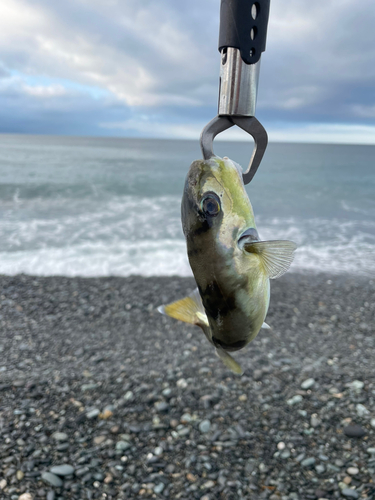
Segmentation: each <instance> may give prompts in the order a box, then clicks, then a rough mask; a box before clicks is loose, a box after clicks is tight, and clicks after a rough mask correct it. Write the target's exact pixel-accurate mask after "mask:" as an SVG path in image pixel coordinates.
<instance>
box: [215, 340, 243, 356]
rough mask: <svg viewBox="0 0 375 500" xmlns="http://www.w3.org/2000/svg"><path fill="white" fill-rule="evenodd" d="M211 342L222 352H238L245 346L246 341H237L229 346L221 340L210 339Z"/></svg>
mask: <svg viewBox="0 0 375 500" xmlns="http://www.w3.org/2000/svg"><path fill="white" fill-rule="evenodd" d="M212 342H213V343H214V346H215V347H221V348H222V349H224V351H232V352H233V351H239V350H240V349H242V348H243V347H245V345H246V344H247V341H246V340H239V341H237V342H232V343H231V344H226V343H225V342H223V341H222V340H219V339H217V338H216V337H212Z"/></svg>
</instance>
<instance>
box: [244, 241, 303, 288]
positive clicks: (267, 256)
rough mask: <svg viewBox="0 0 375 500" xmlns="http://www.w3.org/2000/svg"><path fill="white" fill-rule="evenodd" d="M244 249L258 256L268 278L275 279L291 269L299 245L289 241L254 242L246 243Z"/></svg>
mask: <svg viewBox="0 0 375 500" xmlns="http://www.w3.org/2000/svg"><path fill="white" fill-rule="evenodd" d="M243 248H244V250H245V251H246V252H248V253H255V254H258V255H259V257H260V260H261V263H262V266H263V268H264V271H265V273H266V274H267V276H268V277H269V278H270V279H275V278H279V277H280V276H282V275H283V274H285V273H286V272H287V270H288V269H289V267H290V265H291V263H292V262H293V259H294V251H295V249H296V248H297V245H296V244H295V243H294V242H293V241H288V240H273V241H254V242H251V243H250V242H248V243H245V244H244V247H243Z"/></svg>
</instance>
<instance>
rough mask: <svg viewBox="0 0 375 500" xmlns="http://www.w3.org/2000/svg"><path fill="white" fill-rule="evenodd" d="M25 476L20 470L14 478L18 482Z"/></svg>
mask: <svg viewBox="0 0 375 500" xmlns="http://www.w3.org/2000/svg"><path fill="white" fill-rule="evenodd" d="M24 476H25V474H24V473H23V472H22V470H18V471H17V472H16V478H17V479H18V481H22V479H23V478H24Z"/></svg>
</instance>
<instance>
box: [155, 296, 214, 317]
mask: <svg viewBox="0 0 375 500" xmlns="http://www.w3.org/2000/svg"><path fill="white" fill-rule="evenodd" d="M158 311H159V312H160V313H162V314H165V315H166V316H170V317H171V318H175V319H178V320H180V321H184V322H185V323H191V324H192V325H198V326H208V319H207V315H206V312H205V310H204V307H203V304H202V299H201V297H200V295H199V291H198V288H196V289H195V290H194V291H193V293H191V294H190V295H189V296H188V297H184V298H183V299H181V300H177V301H176V302H172V303H171V304H167V305H166V306H159V307H158Z"/></svg>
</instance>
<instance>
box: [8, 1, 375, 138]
mask: <svg viewBox="0 0 375 500" xmlns="http://www.w3.org/2000/svg"><path fill="white" fill-rule="evenodd" d="M219 11H220V0H205V1H202V0H188V1H182V0H64V1H61V0H28V1H26V0H3V1H2V2H1V3H0V133H29V134H62V135H85V136H87V135H93V136H117V137H118V136H124V137H161V138H187V139H198V137H199V134H200V132H201V130H202V128H203V127H204V126H205V124H206V123H207V122H208V121H210V120H211V119H212V118H213V117H214V116H215V115H216V114H217V99H218V81H219V67H220V55H219V52H218V50H217V43H218V32H219ZM374 27H375V5H374V0H362V1H361V2H353V0H325V1H324V2H312V1H311V0H288V1H287V2H286V1H285V0H271V10H270V20H269V26H268V37H267V49H266V52H264V53H263V55H262V61H261V72H260V81H259V91H258V103H257V112H256V116H257V118H258V120H259V121H260V122H261V123H262V124H263V126H264V127H265V128H266V130H267V131H268V134H269V138H270V140H271V141H289V142H295V141H302V142H333V143H358V144H375V29H374ZM221 138H226V139H238V140H248V136H247V137H246V134H245V133H244V132H242V131H240V130H239V129H238V128H236V129H235V128H234V127H233V128H232V129H231V131H229V132H225V134H221Z"/></svg>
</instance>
